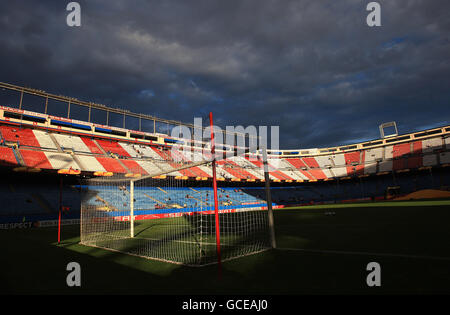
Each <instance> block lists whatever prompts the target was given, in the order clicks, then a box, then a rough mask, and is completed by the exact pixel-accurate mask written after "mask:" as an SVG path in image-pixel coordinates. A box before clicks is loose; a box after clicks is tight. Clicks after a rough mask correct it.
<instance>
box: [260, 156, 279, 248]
mask: <svg viewBox="0 0 450 315" xmlns="http://www.w3.org/2000/svg"><path fill="white" fill-rule="evenodd" d="M262 156H263V165H264V182H265V190H266V199H267V212H268V213H267V216H268V221H269V230H270V244H271V246H272V248H277V243H276V240H275V227H274V221H273V210H272V195H271V193H270V176H269V165H268V163H267V150H266V148H265V147H262Z"/></svg>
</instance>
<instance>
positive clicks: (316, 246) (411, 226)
mask: <svg viewBox="0 0 450 315" xmlns="http://www.w3.org/2000/svg"><path fill="white" fill-rule="evenodd" d="M274 219H275V233H276V240H277V249H275V250H269V251H265V252H262V253H259V254H255V255H251V256H246V257H242V258H238V259H235V260H231V261H226V262H224V263H223V264H222V278H221V279H220V280H219V279H218V275H217V274H218V273H217V265H208V266H204V267H186V266H180V265H175V264H170V263H165V262H160V261H154V260H149V259H144V258H140V257H136V256H130V255H126V254H121V253H118V252H112V251H107V250H103V249H99V248H93V247H88V246H83V245H80V244H79V240H80V239H79V234H80V232H79V226H63V227H62V243H61V244H59V245H58V244H57V243H56V237H57V229H56V228H36V229H16V230H1V231H0V238H1V240H2V241H1V242H0V251H1V253H2V259H1V260H0V267H1V269H0V270H1V271H0V283H1V286H0V291H1V292H0V293H3V294H8V293H9V294H189V295H191V294H207V295H211V294H227V295H229V294H233V295H234V294H252V295H254V294H264V295H266V294H270V295H276V294H428V293H430V294H431V293H443V294H448V293H450V272H449V270H450V245H449V240H450V229H449V223H450V201H449V200H435V201H404V202H382V203H368V204H338V205H321V206H307V207H300V208H289V209H282V210H275V211H274ZM150 221H151V220H150ZM143 224H145V223H143ZM69 262H77V263H79V264H80V266H81V287H68V286H67V284H66V277H67V275H68V273H69V271H67V270H66V266H67V264H68V263H69ZM370 262H377V263H378V264H379V265H380V268H381V286H377V287H369V286H368V285H367V282H366V278H367V276H368V274H369V273H370V271H368V270H367V265H368V264H369V263H370Z"/></svg>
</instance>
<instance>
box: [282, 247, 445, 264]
mask: <svg viewBox="0 0 450 315" xmlns="http://www.w3.org/2000/svg"><path fill="white" fill-rule="evenodd" d="M277 250H284V251H298V252H305V253H316V254H334V255H358V256H381V257H383V256H384V257H394V258H412V259H428V260H443V261H450V257H436V256H420V255H406V254H390V253H371V252H353V251H342V250H326V249H305V248H279V247H277Z"/></svg>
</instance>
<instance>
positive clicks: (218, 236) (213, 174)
mask: <svg viewBox="0 0 450 315" xmlns="http://www.w3.org/2000/svg"><path fill="white" fill-rule="evenodd" d="M209 125H210V128H211V155H212V159H213V160H212V176H213V190H214V215H215V219H216V249H217V263H218V265H219V272H220V270H221V267H220V266H221V257H220V222H219V202H218V197H217V178H216V157H215V151H216V150H215V144H214V129H213V114H212V112H210V113H209Z"/></svg>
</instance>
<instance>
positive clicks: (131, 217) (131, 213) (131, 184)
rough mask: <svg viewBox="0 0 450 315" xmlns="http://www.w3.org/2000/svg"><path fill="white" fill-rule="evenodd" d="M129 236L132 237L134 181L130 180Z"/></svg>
mask: <svg viewBox="0 0 450 315" xmlns="http://www.w3.org/2000/svg"><path fill="white" fill-rule="evenodd" d="M130 236H131V237H132V238H133V237H134V181H132V180H131V181H130Z"/></svg>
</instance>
